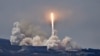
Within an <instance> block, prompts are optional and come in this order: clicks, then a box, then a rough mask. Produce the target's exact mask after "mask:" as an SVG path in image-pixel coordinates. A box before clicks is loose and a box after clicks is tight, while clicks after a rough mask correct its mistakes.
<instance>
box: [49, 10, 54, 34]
mask: <svg viewBox="0 0 100 56" xmlns="http://www.w3.org/2000/svg"><path fill="white" fill-rule="evenodd" d="M50 17H51V27H52V32H51V34H52V35H51V36H54V20H55V19H54V13H53V12H51V14H50Z"/></svg>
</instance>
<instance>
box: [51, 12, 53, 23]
mask: <svg viewBox="0 0 100 56" xmlns="http://www.w3.org/2000/svg"><path fill="white" fill-rule="evenodd" d="M51 21H54V13H53V12H51Z"/></svg>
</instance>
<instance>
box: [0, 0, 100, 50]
mask: <svg viewBox="0 0 100 56" xmlns="http://www.w3.org/2000/svg"><path fill="white" fill-rule="evenodd" d="M49 11H54V12H55V11H56V13H58V14H59V15H60V16H59V17H58V19H59V20H58V21H56V30H57V31H58V36H59V38H64V37H65V36H69V37H71V38H72V39H73V41H76V42H77V43H78V44H79V45H80V46H82V47H86V48H89V47H90V48H100V0H0V38H7V39H9V38H10V35H11V30H12V25H13V23H14V22H15V21H20V20H22V19H27V20H30V21H32V22H33V23H34V24H37V25H39V26H40V27H41V29H42V30H43V31H45V32H47V33H48V34H50V30H51V29H50V25H49V24H48V23H47V22H46V14H48V12H49Z"/></svg>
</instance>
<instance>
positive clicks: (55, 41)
mask: <svg viewBox="0 0 100 56" xmlns="http://www.w3.org/2000/svg"><path fill="white" fill-rule="evenodd" d="M60 43H61V42H60V40H59V38H58V36H56V35H55V36H51V37H50V38H49V39H48V40H47V42H46V46H47V47H48V49H50V48H53V49H59V47H60V46H61V44H60Z"/></svg>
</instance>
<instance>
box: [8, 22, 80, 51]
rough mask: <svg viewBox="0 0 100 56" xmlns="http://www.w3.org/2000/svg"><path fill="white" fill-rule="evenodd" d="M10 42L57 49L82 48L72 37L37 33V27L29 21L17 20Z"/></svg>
mask: <svg viewBox="0 0 100 56" xmlns="http://www.w3.org/2000/svg"><path fill="white" fill-rule="evenodd" d="M24 24H25V25H24ZM10 42H11V44H12V45H20V46H47V48H48V49H56V50H70V49H80V47H79V46H78V45H77V44H76V43H75V42H73V41H72V39H71V38H70V37H65V38H64V39H63V40H60V39H59V37H58V36H57V35H56V34H55V35H52V36H51V37H50V38H49V39H46V38H44V37H43V35H42V34H40V33H39V34H37V32H36V29H35V28H34V27H33V26H32V25H30V24H29V23H28V24H27V23H23V24H20V23H19V22H15V23H14V27H13V29H12V35H11V39H10Z"/></svg>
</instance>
